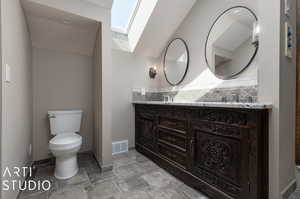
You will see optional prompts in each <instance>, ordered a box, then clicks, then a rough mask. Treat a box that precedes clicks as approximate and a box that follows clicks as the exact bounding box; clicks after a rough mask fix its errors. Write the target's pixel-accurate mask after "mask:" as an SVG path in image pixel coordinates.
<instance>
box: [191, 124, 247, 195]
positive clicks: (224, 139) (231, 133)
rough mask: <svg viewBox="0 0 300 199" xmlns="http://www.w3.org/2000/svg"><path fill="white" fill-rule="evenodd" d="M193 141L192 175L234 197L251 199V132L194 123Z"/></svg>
mask: <svg viewBox="0 0 300 199" xmlns="http://www.w3.org/2000/svg"><path fill="white" fill-rule="evenodd" d="M203 127H204V128H203ZM203 129H213V131H209V130H207V131H203ZM191 139H192V146H191V148H192V160H191V164H192V173H193V174H194V175H196V176H198V177H199V178H201V179H202V180H204V181H206V182H207V183H208V184H210V185H212V186H214V187H216V188H218V189H220V190H222V191H223V192H225V193H226V195H229V196H230V197H233V198H243V199H247V198H248V195H249V193H248V192H249V189H248V163H249V161H248V154H249V145H248V131H247V130H246V129H242V128H241V129H239V128H237V127H230V126H223V125H217V124H214V123H202V122H198V123H194V124H192V138H191ZM247 194H248V195H247Z"/></svg>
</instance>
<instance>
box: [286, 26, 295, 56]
mask: <svg viewBox="0 0 300 199" xmlns="http://www.w3.org/2000/svg"><path fill="white" fill-rule="evenodd" d="M293 35H294V30H293V27H292V26H291V25H290V24H289V23H288V22H285V56H286V57H288V58H293V49H294V45H295V44H294V41H293Z"/></svg>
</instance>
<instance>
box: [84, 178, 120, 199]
mask: <svg viewBox="0 0 300 199" xmlns="http://www.w3.org/2000/svg"><path fill="white" fill-rule="evenodd" d="M119 193H120V190H119V188H118V187H117V186H116V184H115V183H114V182H113V181H104V182H101V183H97V184H95V185H93V186H92V187H91V188H90V189H89V190H88V195H89V199H108V198H114V197H113V196H114V195H116V194H119Z"/></svg>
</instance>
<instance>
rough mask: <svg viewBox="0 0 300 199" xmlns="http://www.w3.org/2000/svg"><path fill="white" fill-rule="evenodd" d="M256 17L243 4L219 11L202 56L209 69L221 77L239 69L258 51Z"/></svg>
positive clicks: (224, 77) (237, 71) (231, 75)
mask: <svg viewBox="0 0 300 199" xmlns="http://www.w3.org/2000/svg"><path fill="white" fill-rule="evenodd" d="M257 31H258V26H257V17H256V16H255V14H254V13H253V12H252V11H251V10H250V9H249V8H246V7H242V6H237V7H233V8H230V9H228V10H226V11H225V12H223V13H222V14H221V15H220V16H219V17H218V18H217V19H216V21H215V22H214V24H213V25H212V27H211V29H210V31H209V34H208V36H207V40H206V46H205V59H206V63H207V65H208V67H209V68H210V70H211V71H212V72H213V73H214V74H215V75H216V76H217V77H218V78H221V79H230V78H232V77H234V76H236V75H238V74H240V73H241V72H243V71H244V70H245V69H246V68H247V67H248V66H249V65H250V64H251V62H252V61H253V59H254V57H255V55H256V53H257V50H258V38H257V35H256V33H258V32H257Z"/></svg>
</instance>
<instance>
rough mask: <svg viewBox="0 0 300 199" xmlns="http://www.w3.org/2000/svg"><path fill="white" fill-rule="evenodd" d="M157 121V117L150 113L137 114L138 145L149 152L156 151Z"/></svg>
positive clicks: (136, 134)
mask: <svg viewBox="0 0 300 199" xmlns="http://www.w3.org/2000/svg"><path fill="white" fill-rule="evenodd" d="M155 129H156V120H155V115H154V114H151V113H148V112H144V111H141V112H137V114H136V125H135V132H136V133H135V136H136V137H135V139H136V144H137V145H140V146H142V147H144V148H147V149H148V150H151V151H155V148H156V139H155Z"/></svg>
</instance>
